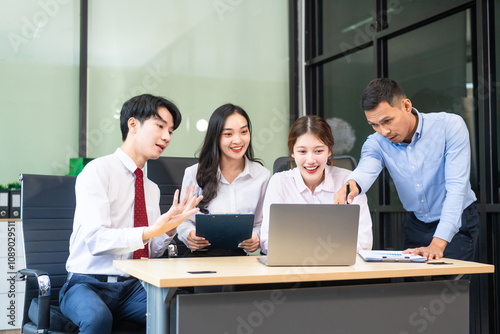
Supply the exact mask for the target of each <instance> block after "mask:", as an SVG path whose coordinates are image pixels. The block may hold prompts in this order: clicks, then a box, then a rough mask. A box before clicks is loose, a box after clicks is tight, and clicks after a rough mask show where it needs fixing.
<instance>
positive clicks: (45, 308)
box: [16, 268, 51, 333]
mask: <svg viewBox="0 0 500 334" xmlns="http://www.w3.org/2000/svg"><path fill="white" fill-rule="evenodd" d="M26 276H34V277H36V279H37V282H38V326H37V333H45V331H48V329H49V327H50V294H51V289H50V277H49V274H48V273H47V272H45V271H43V270H38V269H28V268H25V269H21V270H19V271H18V272H17V277H16V279H17V280H25V279H26ZM44 330H45V331H44Z"/></svg>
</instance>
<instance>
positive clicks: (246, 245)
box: [238, 233, 259, 253]
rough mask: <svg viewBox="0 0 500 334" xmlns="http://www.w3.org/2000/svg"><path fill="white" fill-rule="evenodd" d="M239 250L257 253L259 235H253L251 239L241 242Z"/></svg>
mask: <svg viewBox="0 0 500 334" xmlns="http://www.w3.org/2000/svg"><path fill="white" fill-rule="evenodd" d="M238 247H239V248H243V249H244V250H246V251H247V252H249V253H251V252H255V251H256V250H257V248H259V237H258V236H257V234H255V233H253V234H252V237H251V238H250V239H247V240H245V241H242V242H240V244H239V245H238Z"/></svg>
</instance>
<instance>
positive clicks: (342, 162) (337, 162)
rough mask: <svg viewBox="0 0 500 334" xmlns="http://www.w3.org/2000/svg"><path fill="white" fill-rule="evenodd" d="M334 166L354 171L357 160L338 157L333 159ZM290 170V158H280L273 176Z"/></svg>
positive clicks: (293, 162) (275, 161) (293, 163)
mask: <svg viewBox="0 0 500 334" xmlns="http://www.w3.org/2000/svg"><path fill="white" fill-rule="evenodd" d="M333 165H334V166H336V167H340V168H345V169H349V170H354V168H356V166H357V163H356V159H354V158H353V157H351V156H350V155H337V156H334V157H333ZM292 166H293V167H295V161H293V158H292ZM289 169H291V168H290V158H289V157H279V158H277V159H276V160H274V164H273V174H274V173H278V172H283V171H285V170H289Z"/></svg>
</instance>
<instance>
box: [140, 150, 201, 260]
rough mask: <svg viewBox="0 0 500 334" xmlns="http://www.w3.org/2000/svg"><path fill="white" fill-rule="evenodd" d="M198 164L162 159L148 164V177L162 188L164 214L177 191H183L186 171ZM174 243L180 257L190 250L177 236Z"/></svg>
mask: <svg viewBox="0 0 500 334" xmlns="http://www.w3.org/2000/svg"><path fill="white" fill-rule="evenodd" d="M197 162H198V159H196V158H178V157H160V158H158V159H156V160H149V161H148V162H147V163H146V175H147V176H148V178H149V179H150V180H151V181H153V182H154V183H156V184H157V185H158V187H159V188H160V210H161V212H162V213H164V212H167V211H168V209H170V206H171V205H172V200H173V199H174V192H175V190H176V189H179V191H181V192H182V191H183V189H181V186H182V178H183V177H184V170H185V169H186V168H187V167H189V166H192V165H194V164H196V163H197ZM174 242H175V244H176V245H177V252H178V254H179V256H182V255H183V254H184V253H185V252H186V251H187V250H188V248H187V246H186V245H184V243H183V242H182V241H180V240H179V238H178V237H177V235H176V236H175V237H174Z"/></svg>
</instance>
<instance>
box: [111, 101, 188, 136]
mask: <svg viewBox="0 0 500 334" xmlns="http://www.w3.org/2000/svg"><path fill="white" fill-rule="evenodd" d="M160 107H164V108H167V110H168V111H169V112H170V114H171V115H172V118H173V119H174V130H175V129H177V127H178V126H179V124H181V120H182V117H181V113H180V112H179V109H178V108H177V106H176V105H175V104H174V103H173V102H172V101H170V100H167V99H166V98H164V97H160V96H153V95H151V94H142V95H138V96H135V97H133V98H131V99H130V100H128V101H126V102H125V103H124V104H123V106H122V110H121V112H120V129H121V131H122V140H123V141H125V139H127V135H128V120H129V119H130V117H134V118H136V119H137V120H138V121H139V122H140V123H141V124H142V123H144V121H145V120H147V119H149V118H150V117H158V118H160V115H159V114H158V108H160Z"/></svg>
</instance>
